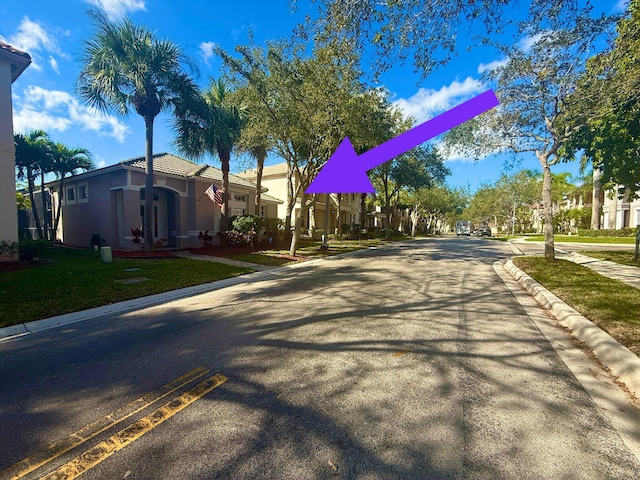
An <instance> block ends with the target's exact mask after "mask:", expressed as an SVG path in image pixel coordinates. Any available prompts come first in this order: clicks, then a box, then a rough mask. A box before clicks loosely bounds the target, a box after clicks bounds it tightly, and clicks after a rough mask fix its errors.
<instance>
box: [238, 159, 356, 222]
mask: <svg viewBox="0 0 640 480" xmlns="http://www.w3.org/2000/svg"><path fill="white" fill-rule="evenodd" d="M238 176H239V177H241V178H244V179H246V180H248V181H250V182H253V183H255V182H256V181H257V173H256V170H255V169H253V170H247V171H244V172H241V173H238ZM294 182H295V186H294V188H297V186H298V179H297V178H296V179H294ZM262 186H263V187H266V188H267V189H268V191H269V195H271V196H273V197H276V198H277V199H279V200H281V202H282V203H281V204H280V205H278V211H277V216H278V218H280V219H283V220H284V219H285V217H286V215H287V164H286V163H284V162H283V163H278V164H276V165H269V166H266V167H264V170H263V172H262ZM305 197H306V201H307V202H310V208H309V210H308V211H307V217H306V218H304V219H303V222H302V227H303V228H318V229H322V227H323V225H324V212H325V211H326V208H327V207H326V201H325V198H326V196H325V195H316V196H315V201H314V198H313V196H310V195H306V196H305ZM262 198H264V196H263V197H262ZM301 201H302V200H301V196H298V198H296V203H295V206H294V208H293V212H292V224H293V223H295V219H296V218H297V216H298V212H299V211H300V207H301ZM328 208H329V230H330V231H331V232H335V231H336V230H337V228H338V225H341V226H342V225H349V226H352V225H354V224H357V223H359V219H360V195H359V194H343V195H341V196H340V197H339V196H338V195H337V194H331V195H330V196H329V206H328ZM343 233H347V232H343Z"/></svg>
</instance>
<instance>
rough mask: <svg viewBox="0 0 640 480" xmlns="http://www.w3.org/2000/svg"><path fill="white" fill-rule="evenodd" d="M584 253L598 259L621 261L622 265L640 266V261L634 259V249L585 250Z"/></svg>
mask: <svg viewBox="0 0 640 480" xmlns="http://www.w3.org/2000/svg"><path fill="white" fill-rule="evenodd" d="M580 253H581V254H583V255H587V256H589V257H593V258H597V259H598V260H606V261H609V262H614V263H619V264H621V265H630V266H632V267H640V262H634V261H633V254H634V252H633V250H624V251H597V252H596V251H584V252H580Z"/></svg>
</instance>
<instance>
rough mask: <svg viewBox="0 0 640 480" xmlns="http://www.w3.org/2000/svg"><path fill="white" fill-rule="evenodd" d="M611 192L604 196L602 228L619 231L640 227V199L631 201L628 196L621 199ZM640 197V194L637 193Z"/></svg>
mask: <svg viewBox="0 0 640 480" xmlns="http://www.w3.org/2000/svg"><path fill="white" fill-rule="evenodd" d="M616 191H617V188H616V189H615V190H614V191H613V192H612V191H609V192H607V194H606V195H605V196H604V202H603V204H602V212H603V222H602V228H608V229H612V230H613V229H615V230H619V229H621V228H627V227H631V228H635V227H637V226H639V225H640V198H636V199H634V200H630V199H629V196H628V195H625V196H623V197H622V198H620V197H619V196H618V195H615V193H614V192H616ZM637 194H638V195H640V192H637Z"/></svg>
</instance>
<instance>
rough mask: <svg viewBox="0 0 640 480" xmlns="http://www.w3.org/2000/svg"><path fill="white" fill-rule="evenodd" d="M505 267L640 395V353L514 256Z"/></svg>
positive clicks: (606, 365)
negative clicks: (530, 272)
mask: <svg viewBox="0 0 640 480" xmlns="http://www.w3.org/2000/svg"><path fill="white" fill-rule="evenodd" d="M504 267H505V269H506V270H507V272H509V273H510V274H511V276H512V277H513V278H514V279H515V280H516V281H517V282H518V283H519V284H520V285H522V287H523V288H524V289H525V290H526V291H527V292H528V293H529V294H530V295H531V296H532V297H533V298H534V299H535V300H536V301H537V302H538V303H539V304H540V305H541V306H542V307H543V308H545V309H547V310H550V311H551V312H552V313H553V315H554V316H555V317H556V318H557V319H558V323H560V325H562V326H563V327H566V328H568V329H569V330H570V331H571V333H572V335H574V336H575V337H576V338H577V339H578V340H579V341H581V342H583V343H584V344H585V345H586V346H587V347H588V348H589V349H590V350H592V351H593V353H594V354H595V355H596V357H597V358H598V360H599V361H600V362H601V363H602V364H603V365H604V366H605V367H607V368H609V370H610V371H611V373H612V374H613V375H614V376H615V377H617V378H618V380H619V381H620V382H622V383H624V384H625V385H626V386H627V388H628V389H629V390H630V391H631V392H632V393H633V394H634V395H635V396H637V397H640V358H638V356H636V355H635V354H634V353H633V352H632V351H631V350H629V349H628V348H627V347H625V346H624V345H622V344H621V343H619V342H618V341H616V340H615V339H614V338H612V337H611V336H610V335H609V334H608V333H606V332H605V331H604V330H602V329H600V328H599V327H598V326H596V325H594V324H593V323H591V321H589V320H588V319H587V318H585V317H583V316H582V315H580V314H579V313H578V312H577V311H576V310H574V309H573V308H571V307H570V306H568V305H567V304H566V303H564V302H563V301H562V300H560V299H559V298H558V297H556V296H555V295H554V294H553V293H551V292H550V291H549V290H547V289H546V288H544V287H543V286H542V285H540V284H539V283H538V282H536V281H535V280H534V279H533V278H531V277H530V276H529V275H527V274H526V273H524V272H523V271H522V270H520V269H519V268H518V267H516V266H515V265H514V264H513V262H512V261H511V260H508V261H507V262H506V263H505V265H504Z"/></svg>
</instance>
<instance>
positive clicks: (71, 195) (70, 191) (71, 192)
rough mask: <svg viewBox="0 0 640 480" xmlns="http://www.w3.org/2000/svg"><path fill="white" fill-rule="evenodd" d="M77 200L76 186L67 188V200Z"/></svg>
mask: <svg viewBox="0 0 640 480" xmlns="http://www.w3.org/2000/svg"><path fill="white" fill-rule="evenodd" d="M75 201H76V189H75V187H68V188H67V202H75Z"/></svg>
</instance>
